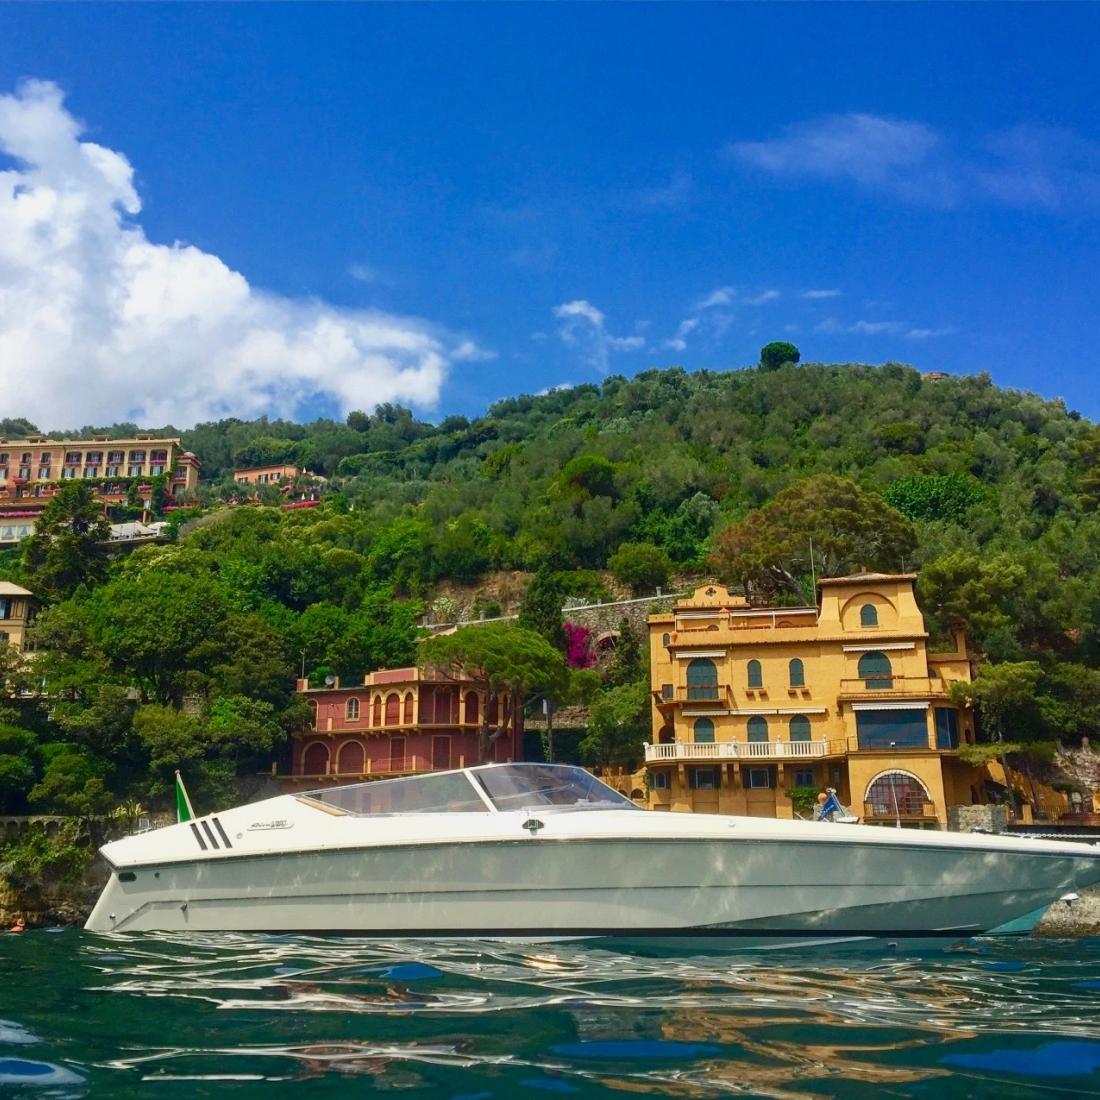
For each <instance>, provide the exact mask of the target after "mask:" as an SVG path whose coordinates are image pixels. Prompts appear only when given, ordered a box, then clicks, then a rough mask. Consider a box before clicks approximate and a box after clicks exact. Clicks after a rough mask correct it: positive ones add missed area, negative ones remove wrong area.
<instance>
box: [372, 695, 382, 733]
mask: <svg viewBox="0 0 1100 1100" xmlns="http://www.w3.org/2000/svg"><path fill="white" fill-rule="evenodd" d="M371 725H372V726H380V725H382V696H381V695H376V696H375V697H374V704H373V708H372V717H371Z"/></svg>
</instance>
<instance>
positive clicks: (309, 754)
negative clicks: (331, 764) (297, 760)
mask: <svg viewBox="0 0 1100 1100" xmlns="http://www.w3.org/2000/svg"><path fill="white" fill-rule="evenodd" d="M327 771H328V748H327V747H326V746H325V745H324V744H322V742H320V741H314V742H313V744H312V745H307V746H306V750H305V752H303V753H302V774H303V775H324V774H325V773H326V772H327Z"/></svg>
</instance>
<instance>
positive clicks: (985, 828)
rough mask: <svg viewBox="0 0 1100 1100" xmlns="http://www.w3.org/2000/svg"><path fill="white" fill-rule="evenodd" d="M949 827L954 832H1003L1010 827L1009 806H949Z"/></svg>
mask: <svg viewBox="0 0 1100 1100" xmlns="http://www.w3.org/2000/svg"><path fill="white" fill-rule="evenodd" d="M947 827H948V828H949V829H950V830H951V831H952V832H953V833H1003V832H1004V831H1005V829H1007V828H1008V807H1007V806H949V807H948V809H947Z"/></svg>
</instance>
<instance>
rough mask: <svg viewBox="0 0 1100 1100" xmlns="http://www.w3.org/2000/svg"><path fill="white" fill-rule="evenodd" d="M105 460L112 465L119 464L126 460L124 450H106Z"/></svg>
mask: <svg viewBox="0 0 1100 1100" xmlns="http://www.w3.org/2000/svg"><path fill="white" fill-rule="evenodd" d="M107 461H108V462H110V463H111V465H113V466H121V465H122V464H123V462H125V461H126V452H125V451H108V452H107Z"/></svg>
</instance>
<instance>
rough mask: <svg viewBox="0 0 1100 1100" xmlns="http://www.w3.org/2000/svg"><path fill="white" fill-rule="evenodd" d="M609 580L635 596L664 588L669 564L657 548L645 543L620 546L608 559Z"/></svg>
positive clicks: (625, 543)
mask: <svg viewBox="0 0 1100 1100" xmlns="http://www.w3.org/2000/svg"><path fill="white" fill-rule="evenodd" d="M607 567H608V569H610V570H611V574H612V576H613V577H614V578H615V579H616V580H617V581H618V582H619V583H620V584H625V585H627V587H628V588H629V589H630V590H631V592H633V593H634V595H636V596H640V595H642V594H643V593H648V592H653V591H654V590H655V589H657V588H660V587H662V586H663V585H666V584H668V575H669V573H670V572H671V570H672V562H671V561H669V557H668V554H666V553H665V552H664V550H662V549H661V548H660V547H659V546H654V545H653V544H652V543H648V542H624V543H623V544H622V546H620V547H619V549H618V550H616V551H615V553H614V554H612V555H611V557H610V558H608V561H607Z"/></svg>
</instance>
